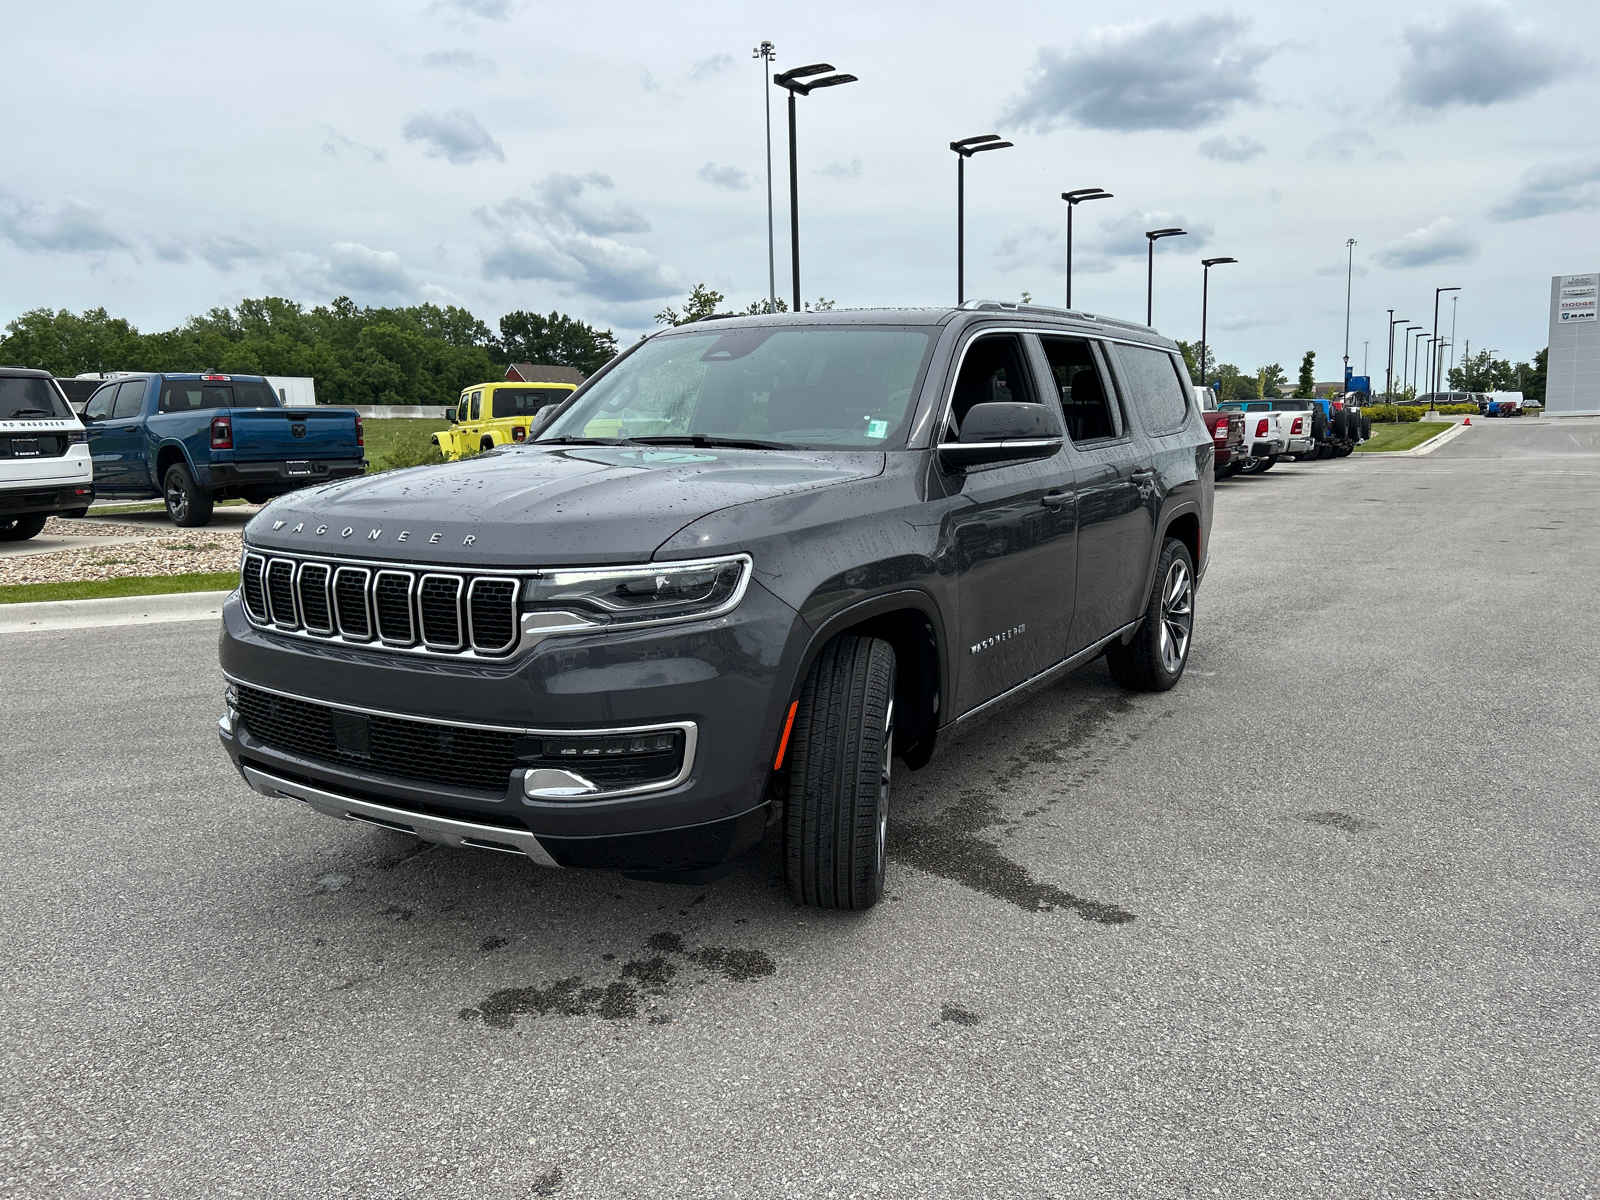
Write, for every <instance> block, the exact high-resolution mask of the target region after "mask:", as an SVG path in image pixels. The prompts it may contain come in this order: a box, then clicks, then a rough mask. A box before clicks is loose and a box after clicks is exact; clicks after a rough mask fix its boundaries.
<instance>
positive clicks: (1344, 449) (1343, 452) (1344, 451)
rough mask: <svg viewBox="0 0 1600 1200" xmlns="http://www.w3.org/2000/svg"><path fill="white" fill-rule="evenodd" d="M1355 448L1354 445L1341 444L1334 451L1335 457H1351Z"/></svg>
mask: <svg viewBox="0 0 1600 1200" xmlns="http://www.w3.org/2000/svg"><path fill="white" fill-rule="evenodd" d="M1354 449H1355V447H1354V446H1340V447H1339V448H1338V449H1337V450H1335V451H1334V452H1333V455H1334V457H1335V458H1349V457H1350V452H1351V451H1352V450H1354Z"/></svg>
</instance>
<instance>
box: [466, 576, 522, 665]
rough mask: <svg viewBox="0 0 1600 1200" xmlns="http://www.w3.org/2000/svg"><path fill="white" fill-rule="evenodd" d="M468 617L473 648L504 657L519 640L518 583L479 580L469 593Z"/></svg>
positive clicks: (513, 580) (513, 581)
mask: <svg viewBox="0 0 1600 1200" xmlns="http://www.w3.org/2000/svg"><path fill="white" fill-rule="evenodd" d="M467 617H468V621H469V623H470V632H469V636H470V637H471V639H472V645H473V648H474V649H476V650H477V651H479V653H482V654H504V653H505V652H506V651H508V650H510V649H511V646H512V643H513V642H515V641H516V640H517V581H516V580H515V579H491V578H485V577H479V578H477V579H474V580H473V581H472V586H471V587H470V588H468V589H467Z"/></svg>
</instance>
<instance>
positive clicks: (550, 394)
mask: <svg viewBox="0 0 1600 1200" xmlns="http://www.w3.org/2000/svg"><path fill="white" fill-rule="evenodd" d="M570 395H572V393H571V392H570V391H568V390H567V389H566V388H495V390H494V415H495V416H496V417H497V418H498V417H531V416H533V414H534V413H536V412H538V411H539V410H540V409H541V408H547V407H549V406H550V405H552V404H555V403H557V402H559V401H561V400H565V399H566V398H567V397H568V396H570Z"/></svg>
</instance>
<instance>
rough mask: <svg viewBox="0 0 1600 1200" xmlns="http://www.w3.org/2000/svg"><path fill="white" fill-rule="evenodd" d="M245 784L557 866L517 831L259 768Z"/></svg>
mask: <svg viewBox="0 0 1600 1200" xmlns="http://www.w3.org/2000/svg"><path fill="white" fill-rule="evenodd" d="M239 770H240V771H241V772H242V773H243V774H244V779H245V782H246V783H248V784H249V785H250V786H251V787H252V788H253V789H254V790H256V791H258V792H260V793H261V794H262V795H263V796H273V797H278V798H281V799H285V800H299V801H302V802H303V803H306V804H309V805H310V806H311V807H312V808H314V809H316V810H317V811H318V812H319V813H323V814H324V815H326V816H330V817H334V818H337V819H338V820H341V821H364V822H366V823H368V824H372V825H381V826H383V827H384V828H385V829H395V830H398V831H400V832H402V833H410V834H415V835H416V836H417V837H419V838H421V839H422V840H423V841H425V842H438V843H439V844H440V845H444V846H463V847H467V848H470V849H474V850H499V851H502V852H511V853H518V852H520V853H522V854H526V855H527V856H528V857H529V858H531V859H533V861H534V862H536V863H538V864H539V865H540V866H541V867H558V866H560V864H559V863H558V862H556V860H555V859H553V858H551V857H550V852H549V851H548V850H546V849H545V848H544V847H543V846H542V845H541V844H540V843H539V839H538V838H536V837H535V836H534V835H533V834H531V833H526V832H519V831H517V830H515V829H502V828H501V827H500V826H498V825H478V824H475V823H473V822H471V821H456V820H453V819H451V818H449V817H435V816H432V815H430V814H428V813H414V812H408V811H407V810H406V809H403V808H390V807H388V806H387V805H383V804H374V803H372V802H371V801H370V800H357V799H356V798H355V797H353V796H341V795H339V794H338V793H337V792H328V791H324V790H323V789H321V788H316V787H312V786H311V785H310V784H305V783H298V782H296V781H295V780H293V779H282V778H279V777H278V776H276V775H269V774H268V773H267V772H265V771H261V770H257V769H256V768H255V767H240V768H239Z"/></svg>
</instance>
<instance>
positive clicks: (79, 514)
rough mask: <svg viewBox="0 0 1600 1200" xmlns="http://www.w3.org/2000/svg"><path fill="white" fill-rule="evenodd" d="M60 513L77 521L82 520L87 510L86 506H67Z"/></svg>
mask: <svg viewBox="0 0 1600 1200" xmlns="http://www.w3.org/2000/svg"><path fill="white" fill-rule="evenodd" d="M61 515H62V516H63V517H66V518H67V519H69V520H72V521H78V520H82V519H83V518H84V517H87V516H88V515H89V510H88V509H87V508H69V509H67V511H66V512H64V513H62V514H61Z"/></svg>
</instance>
